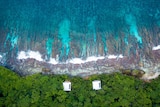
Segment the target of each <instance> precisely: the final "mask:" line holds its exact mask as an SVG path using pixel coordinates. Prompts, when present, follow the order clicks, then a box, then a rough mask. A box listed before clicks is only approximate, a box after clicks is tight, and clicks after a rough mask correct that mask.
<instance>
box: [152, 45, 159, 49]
mask: <svg viewBox="0 0 160 107" xmlns="http://www.w3.org/2000/svg"><path fill="white" fill-rule="evenodd" d="M159 49H160V45H158V46H155V47H153V48H152V50H159Z"/></svg>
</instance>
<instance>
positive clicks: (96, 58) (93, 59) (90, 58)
mask: <svg viewBox="0 0 160 107" xmlns="http://www.w3.org/2000/svg"><path fill="white" fill-rule="evenodd" d="M104 58H105V57H103V56H99V57H96V56H91V57H88V58H87V59H86V61H85V62H91V61H97V60H99V59H104Z"/></svg>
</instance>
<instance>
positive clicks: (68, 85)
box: [63, 81, 71, 91]
mask: <svg viewBox="0 0 160 107" xmlns="http://www.w3.org/2000/svg"><path fill="white" fill-rule="evenodd" d="M63 90H64V91H71V82H69V81H65V82H63Z"/></svg>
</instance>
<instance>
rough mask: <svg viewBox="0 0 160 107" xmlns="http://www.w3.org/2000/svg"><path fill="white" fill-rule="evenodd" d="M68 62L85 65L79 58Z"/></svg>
mask: <svg viewBox="0 0 160 107" xmlns="http://www.w3.org/2000/svg"><path fill="white" fill-rule="evenodd" d="M68 62H69V63H72V64H82V63H85V61H84V60H82V59H81V58H73V59H71V60H69V61H68Z"/></svg>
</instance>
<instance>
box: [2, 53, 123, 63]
mask: <svg viewBox="0 0 160 107" xmlns="http://www.w3.org/2000/svg"><path fill="white" fill-rule="evenodd" d="M0 57H1V56H0ZM107 57H108V59H116V58H123V55H122V54H120V55H109V56H107ZM28 58H33V59H36V60H38V61H45V60H43V59H42V55H41V54H40V53H39V52H38V51H31V50H29V51H27V52H25V51H21V52H19V53H18V57H17V59H28ZM104 58H105V57H104V56H99V57H96V56H90V57H88V58H87V59H86V60H82V59H81V58H73V59H69V60H67V61H66V62H64V63H66V64H67V63H72V64H82V63H87V62H92V61H97V60H99V59H104ZM47 63H50V64H54V65H55V64H61V63H59V62H58V61H57V60H56V59H55V58H50V60H49V61H48V62H47Z"/></svg>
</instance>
